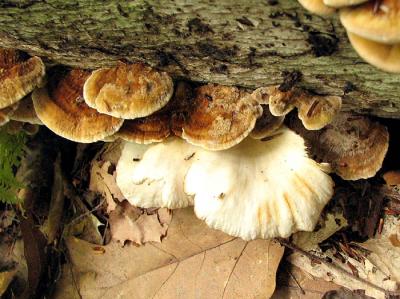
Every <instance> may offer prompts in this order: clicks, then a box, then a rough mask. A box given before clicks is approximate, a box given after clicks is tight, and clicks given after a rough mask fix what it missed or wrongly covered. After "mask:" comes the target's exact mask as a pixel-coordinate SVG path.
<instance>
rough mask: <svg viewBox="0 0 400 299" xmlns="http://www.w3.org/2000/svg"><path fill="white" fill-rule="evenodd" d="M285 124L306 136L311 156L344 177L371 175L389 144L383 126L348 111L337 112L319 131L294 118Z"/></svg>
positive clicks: (386, 132)
mask: <svg viewBox="0 0 400 299" xmlns="http://www.w3.org/2000/svg"><path fill="white" fill-rule="evenodd" d="M289 126H290V127H291V128H293V129H294V130H296V132H298V133H299V134H300V135H301V136H303V137H304V138H305V139H306V140H307V142H308V143H309V149H310V152H311V155H312V156H314V157H316V158H317V160H318V161H323V162H328V163H329V164H330V165H331V167H332V170H333V171H334V172H335V173H336V174H338V175H339V176H340V177H341V178H342V179H344V180H359V179H368V178H371V177H373V176H375V175H376V173H377V172H378V170H379V169H380V168H381V167H382V163H383V160H384V158H385V156H386V153H387V150H388V147H389V133H388V131H387V128H386V127H384V126H382V125H380V124H379V123H376V122H372V121H370V120H369V119H368V118H366V117H363V116H358V115H352V114H349V113H340V114H338V115H337V116H336V117H335V118H334V120H333V121H332V122H331V123H330V124H329V125H327V126H326V127H325V128H323V129H322V130H320V131H308V130H305V129H304V128H303V127H302V125H301V124H299V122H298V121H296V120H295V119H294V118H293V119H291V120H290V122H289Z"/></svg>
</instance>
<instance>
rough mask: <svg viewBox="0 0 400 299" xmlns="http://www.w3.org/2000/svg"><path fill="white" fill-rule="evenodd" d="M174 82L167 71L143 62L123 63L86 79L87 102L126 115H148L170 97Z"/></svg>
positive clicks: (85, 97)
mask: <svg viewBox="0 0 400 299" xmlns="http://www.w3.org/2000/svg"><path fill="white" fill-rule="evenodd" d="M173 87H174V84H173V82H172V79H171V77H170V76H169V75H168V74H167V73H165V72H157V71H155V70H154V69H152V68H151V67H149V66H146V65H145V64H143V63H135V64H130V65H128V64H124V63H120V64H118V66H117V67H115V68H104V69H99V70H96V71H94V72H93V73H92V74H91V75H90V77H89V78H88V79H87V81H86V82H85V85H84V88H83V96H84V99H85V101H86V103H87V104H88V105H89V106H90V107H92V108H94V109H96V110H97V111H99V112H101V113H105V114H108V115H111V116H114V117H119V118H124V119H135V118H138V117H145V116H148V115H150V114H152V113H154V112H156V111H158V110H160V109H161V108H162V107H164V106H165V105H166V104H167V103H168V101H169V100H170V98H171V96H172V94H173V89H174V88H173Z"/></svg>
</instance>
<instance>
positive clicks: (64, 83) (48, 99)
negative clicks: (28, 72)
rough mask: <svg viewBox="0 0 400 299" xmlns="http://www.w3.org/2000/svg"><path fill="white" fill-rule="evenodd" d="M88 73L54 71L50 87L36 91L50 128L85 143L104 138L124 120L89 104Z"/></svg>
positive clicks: (36, 102) (41, 116) (39, 111)
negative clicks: (86, 95)
mask: <svg viewBox="0 0 400 299" xmlns="http://www.w3.org/2000/svg"><path fill="white" fill-rule="evenodd" d="M88 75H89V73H88V72H85V71H82V70H72V71H69V72H66V73H62V74H61V73H60V74H54V75H53V76H52V77H51V80H50V82H49V83H48V85H47V87H46V88H40V89H36V90H35V91H34V92H33V94H32V100H33V105H34V107H35V111H36V113H37V116H38V117H39V119H40V120H41V121H42V122H43V123H44V124H45V125H46V126H47V127H48V128H49V129H50V130H52V131H53V132H55V133H56V134H57V135H60V136H62V137H64V138H67V139H70V140H72V141H76V142H82V143H89V142H95V141H98V140H102V139H103V138H105V137H106V136H109V135H112V134H114V133H115V132H117V131H118V130H119V128H120V127H121V126H122V123H123V119H118V118H114V117H111V116H109V115H105V114H101V113H99V112H97V111H96V110H95V109H92V108H90V107H88V106H87V105H86V104H85V102H84V100H83V97H82V92H83V84H84V82H85V80H86V78H87V77H88Z"/></svg>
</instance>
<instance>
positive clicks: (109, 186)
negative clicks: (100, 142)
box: [89, 160, 124, 212]
mask: <svg viewBox="0 0 400 299" xmlns="http://www.w3.org/2000/svg"><path fill="white" fill-rule="evenodd" d="M89 190H91V191H93V192H98V193H100V194H102V195H103V196H104V198H105V199H106V202H107V212H110V211H112V210H114V209H115V208H116V201H117V202H118V201H123V200H124V196H123V195H122V193H121V191H120V190H119V188H118V186H117V183H116V181H115V167H114V165H113V164H112V163H111V162H110V161H101V160H100V161H98V160H95V161H93V162H92V168H91V170H90V183H89Z"/></svg>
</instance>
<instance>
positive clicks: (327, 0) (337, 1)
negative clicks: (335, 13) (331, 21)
mask: <svg viewBox="0 0 400 299" xmlns="http://www.w3.org/2000/svg"><path fill="white" fill-rule="evenodd" d="M367 1H368V0H324V4H325V5H328V6H330V7H335V8H340V7H345V6H353V5H358V4H361V3H364V2H367Z"/></svg>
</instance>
